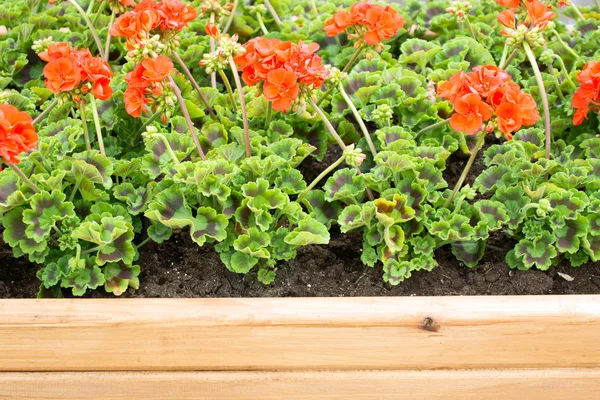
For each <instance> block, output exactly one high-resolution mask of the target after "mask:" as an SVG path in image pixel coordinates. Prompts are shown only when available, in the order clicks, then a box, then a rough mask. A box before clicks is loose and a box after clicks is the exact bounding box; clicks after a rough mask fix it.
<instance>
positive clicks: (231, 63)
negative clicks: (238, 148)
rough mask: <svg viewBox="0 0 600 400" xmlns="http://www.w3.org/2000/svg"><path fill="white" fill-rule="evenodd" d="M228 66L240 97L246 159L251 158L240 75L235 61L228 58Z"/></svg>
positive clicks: (248, 130)
mask: <svg viewBox="0 0 600 400" xmlns="http://www.w3.org/2000/svg"><path fill="white" fill-rule="evenodd" d="M229 66H230V67H231V72H233V80H234V81H235V86H236V88H237V91H238V94H239V97H240V107H241V108H242V122H243V124H244V141H245V145H246V157H252V149H251V148H250V128H249V126H248V115H247V113H246V101H245V100H244V90H243V88H242V82H241V81H240V75H239V73H238V70H237V67H236V66H235V61H233V57H229Z"/></svg>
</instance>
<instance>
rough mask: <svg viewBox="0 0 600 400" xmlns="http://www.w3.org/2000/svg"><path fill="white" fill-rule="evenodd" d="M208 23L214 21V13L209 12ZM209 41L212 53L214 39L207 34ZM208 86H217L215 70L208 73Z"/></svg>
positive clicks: (214, 87)
mask: <svg viewBox="0 0 600 400" xmlns="http://www.w3.org/2000/svg"><path fill="white" fill-rule="evenodd" d="M210 23H211V24H214V23H215V13H210ZM209 42H210V52H211V53H214V51H215V39H214V38H213V37H212V36H209ZM210 86H211V87H212V88H213V89H216V88H217V74H216V73H215V72H211V73H210Z"/></svg>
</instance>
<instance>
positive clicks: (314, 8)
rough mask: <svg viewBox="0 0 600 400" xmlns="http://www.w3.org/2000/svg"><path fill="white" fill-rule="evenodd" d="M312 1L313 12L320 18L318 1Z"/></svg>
mask: <svg viewBox="0 0 600 400" xmlns="http://www.w3.org/2000/svg"><path fill="white" fill-rule="evenodd" d="M311 3H312V9H313V12H314V13H315V18H317V19H319V9H318V8H317V1H316V0H311Z"/></svg>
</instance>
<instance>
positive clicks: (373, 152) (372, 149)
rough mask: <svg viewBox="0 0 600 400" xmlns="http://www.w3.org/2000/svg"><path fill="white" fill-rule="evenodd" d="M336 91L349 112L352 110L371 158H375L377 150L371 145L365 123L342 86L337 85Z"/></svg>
mask: <svg viewBox="0 0 600 400" xmlns="http://www.w3.org/2000/svg"><path fill="white" fill-rule="evenodd" d="M338 89H339V91H340V93H341V95H342V97H343V98H344V100H346V104H348V106H349V107H350V110H352V114H354V118H355V119H356V122H358V125H359V126H360V130H361V131H362V133H363V136H364V137H365V139H366V141H367V143H368V145H369V149H370V150H371V154H373V158H375V157H376V156H377V150H375V145H374V144H373V141H372V140H371V135H370V134H369V131H368V130H367V127H366V126H365V122H364V121H363V119H362V118H361V116H360V114H359V113H358V110H357V109H356V106H355V105H354V103H353V102H352V99H351V98H350V96H348V94H347V93H346V91H345V90H344V85H343V84H342V83H341V82H340V84H339V85H338Z"/></svg>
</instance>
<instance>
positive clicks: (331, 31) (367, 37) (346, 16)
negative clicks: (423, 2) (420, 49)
mask: <svg viewBox="0 0 600 400" xmlns="http://www.w3.org/2000/svg"><path fill="white" fill-rule="evenodd" d="M405 23H406V21H405V20H404V18H402V16H401V15H400V14H399V13H398V12H397V11H396V10H394V9H393V8H392V7H390V6H381V5H378V4H371V3H367V2H358V3H354V4H353V5H352V6H351V7H350V11H349V12H348V11H346V10H340V11H338V12H337V13H335V14H334V15H333V16H332V17H331V18H330V19H329V20H327V22H325V28H324V29H325V33H326V34H327V36H336V35H338V34H340V33H342V32H344V31H346V32H348V29H349V28H352V31H353V32H352V33H350V32H349V33H348V35H349V37H350V38H352V39H354V38H357V39H358V42H357V44H358V43H360V42H364V43H366V44H368V45H379V44H380V43H381V41H382V40H386V39H389V38H391V37H392V36H394V35H395V34H396V33H398V30H399V29H401V28H402V27H403V26H404V24H405Z"/></svg>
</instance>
